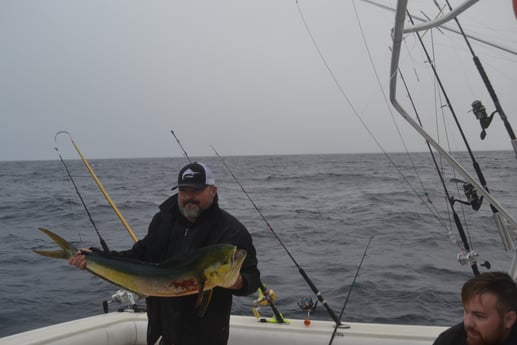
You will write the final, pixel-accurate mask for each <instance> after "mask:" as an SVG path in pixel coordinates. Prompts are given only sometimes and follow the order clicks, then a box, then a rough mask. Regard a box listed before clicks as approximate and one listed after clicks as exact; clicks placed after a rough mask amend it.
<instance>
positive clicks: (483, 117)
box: [445, 0, 517, 158]
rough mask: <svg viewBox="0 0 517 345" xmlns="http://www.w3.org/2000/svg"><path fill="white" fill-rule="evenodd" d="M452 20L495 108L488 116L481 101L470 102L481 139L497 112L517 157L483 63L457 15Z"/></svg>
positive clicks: (515, 142)
mask: <svg viewBox="0 0 517 345" xmlns="http://www.w3.org/2000/svg"><path fill="white" fill-rule="evenodd" d="M445 2H446V3H447V5H448V6H449V9H450V10H452V7H451V4H450V3H449V1H448V0H446V1H445ZM454 20H455V22H456V24H457V25H458V29H459V31H460V33H461V35H462V36H463V38H464V39H465V43H466V44H467V47H468V49H469V51H470V54H471V55H472V60H473V61H474V65H475V66H476V68H477V70H478V72H479V75H480V76H481V79H482V80H483V83H484V84H485V86H486V89H487V91H488V93H489V95H490V98H492V102H494V106H495V109H496V110H495V111H494V112H493V113H492V114H491V115H490V117H488V115H487V113H486V109H485V107H484V106H483V105H482V104H481V101H474V102H473V103H472V112H473V113H474V115H476V118H477V119H478V120H479V123H480V125H481V129H482V131H481V140H483V139H485V136H486V131H485V129H487V128H488V126H489V125H490V122H491V121H492V118H493V116H494V114H495V113H498V114H499V116H500V117H501V120H502V121H503V124H504V127H505V128H506V131H507V132H508V135H509V136H510V140H511V143H512V146H513V151H514V154H515V155H516V158H517V139H516V137H515V133H514V131H513V128H512V126H511V124H510V122H509V121H508V118H507V117H506V114H505V112H504V110H503V107H502V105H501V102H499V98H498V97H497V94H496V92H495V90H494V88H493V86H492V83H491V82H490V79H489V78H488V75H487V73H486V72H485V69H484V67H483V64H482V63H481V60H480V59H479V57H478V56H477V55H476V53H475V52H474V49H473V48H472V45H471V44H470V41H469V38H468V37H467V35H466V34H465V31H463V27H462V26H461V24H460V21H459V19H458V18H457V17H454Z"/></svg>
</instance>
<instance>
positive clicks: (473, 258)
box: [399, 69, 490, 276]
mask: <svg viewBox="0 0 517 345" xmlns="http://www.w3.org/2000/svg"><path fill="white" fill-rule="evenodd" d="M399 74H400V79H401V80H402V83H403V85H404V88H405V89H406V92H407V94H408V98H409V101H410V103H411V106H412V107H413V111H414V112H415V114H416V118H417V120H418V123H419V124H420V126H423V125H422V121H421V119H420V115H419V112H418V110H417V108H416V105H415V103H414V101H413V97H412V96H411V93H410V92H409V88H408V86H407V84H406V80H405V78H404V75H403V74H402V71H400V69H399ZM426 144H427V147H428V149H429V153H430V154H431V157H432V160H433V163H434V167H435V169H436V172H437V174H438V177H439V179H440V182H441V184H442V187H443V190H444V193H445V196H446V198H447V201H448V202H449V206H450V207H451V211H452V217H453V219H454V224H455V225H456V229H457V230H458V234H459V236H460V239H461V242H462V243H463V250H464V252H465V253H461V254H460V255H459V256H458V257H459V258H460V257H461V259H462V260H463V261H461V262H462V263H470V267H471V269H472V272H473V273H474V275H475V276H477V275H479V268H478V267H477V257H478V255H477V253H476V252H475V251H473V250H472V249H471V247H470V243H469V241H468V239H467V236H466V234H465V230H464V229H463V224H462V223H461V220H460V217H459V216H458V213H457V212H456V208H455V207H454V203H455V201H457V200H455V199H454V198H453V197H452V196H451V195H450V193H449V189H448V188H447V185H446V184H445V179H444V176H443V173H442V171H441V170H440V167H439V165H438V162H437V159H436V157H435V154H434V152H433V150H431V144H430V143H429V141H428V140H426ZM479 206H480V205H479ZM478 208H479V207H478ZM447 231H448V233H449V237H450V238H451V239H452V238H453V236H454V235H453V234H452V232H449V229H448V228H447ZM489 265H490V264H489V263H488V262H485V263H483V264H481V266H485V267H487V268H488V267H489Z"/></svg>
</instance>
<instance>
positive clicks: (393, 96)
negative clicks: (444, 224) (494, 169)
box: [390, 0, 517, 279]
mask: <svg viewBox="0 0 517 345" xmlns="http://www.w3.org/2000/svg"><path fill="white" fill-rule="evenodd" d="M477 1H478V0H466V1H465V2H464V3H463V4H461V5H460V6H459V7H458V8H456V9H455V10H453V11H451V12H450V13H449V14H448V15H447V16H445V18H447V20H449V19H452V18H454V17H455V16H456V15H458V14H459V13H461V12H463V11H465V10H466V9H467V8H468V7H470V6H472V5H473V4H474V3H476V2H477ZM406 11H407V0H398V3H397V11H396V15H395V27H394V29H393V33H392V35H393V47H392V48H393V49H392V55H391V68H390V101H391V103H392V104H393V107H394V108H395V109H396V110H397V111H398V112H399V113H400V115H401V116H402V117H403V118H404V119H405V120H406V121H407V122H408V123H409V124H410V125H411V126H412V127H413V128H414V129H415V130H416V131H417V132H418V133H419V134H420V135H421V136H422V137H424V138H425V139H426V140H427V141H428V143H429V144H431V146H433V148H434V149H436V150H437V151H438V152H439V153H440V154H441V155H442V157H444V159H445V160H447V162H449V164H450V165H451V166H452V167H453V168H455V169H456V170H457V171H458V173H459V174H461V175H462V176H463V177H464V178H465V179H466V180H468V181H469V182H470V183H471V184H472V185H473V186H474V187H475V188H476V189H477V191H478V192H479V193H481V194H482V195H483V196H484V197H485V198H486V199H487V200H488V201H489V202H490V204H491V205H492V206H493V207H494V208H496V209H497V210H498V211H499V212H500V214H501V215H502V216H504V218H505V219H506V222H508V223H509V224H510V225H511V227H512V228H514V229H516V228H517V222H516V221H515V219H514V218H513V217H512V216H511V215H510V214H509V213H508V212H507V211H506V209H505V208H504V207H503V206H502V205H501V204H499V202H498V201H497V200H495V199H494V197H493V196H492V195H491V194H490V193H489V192H488V191H487V190H486V189H485V188H484V187H483V186H482V185H480V184H479V183H478V181H476V179H475V178H474V177H473V176H471V175H470V174H469V173H468V172H467V171H466V170H465V169H464V168H463V166H461V165H460V164H459V163H458V162H457V161H456V160H455V159H454V158H453V157H452V156H451V155H450V154H449V153H448V152H447V151H446V150H445V149H444V148H443V147H442V146H441V145H440V144H439V143H438V142H436V140H434V138H433V137H432V136H431V135H429V134H428V133H427V132H426V131H425V130H424V129H423V128H422V127H421V126H420V125H419V124H418V123H417V122H416V121H415V120H414V119H413V118H412V117H411V116H410V115H409V113H408V112H407V111H406V110H405V109H404V108H403V107H402V105H401V104H400V103H399V102H398V100H397V75H398V68H399V60H400V50H401V46H402V35H403V34H404V33H406V32H414V31H418V30H424V29H428V28H430V27H433V25H432V24H434V25H435V26H436V25H440V24H442V23H443V22H444V18H441V19H439V20H437V21H430V22H428V23H426V24H425V25H420V26H414V27H412V28H409V29H404V21H405V19H406ZM500 235H501V237H502V240H503V242H507V243H509V247H510V249H511V250H513V252H514V255H513V260H512V264H511V267H510V269H509V273H510V275H511V276H512V277H513V278H514V279H516V278H517V251H516V249H517V248H516V245H515V243H514V240H513V237H512V236H511V234H510V233H508V232H507V231H506V232H505V233H502V234H500Z"/></svg>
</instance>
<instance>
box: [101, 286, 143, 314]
mask: <svg viewBox="0 0 517 345" xmlns="http://www.w3.org/2000/svg"><path fill="white" fill-rule="evenodd" d="M137 298H138V297H137ZM113 302H117V303H120V304H123V303H126V304H127V308H119V311H124V309H130V310H133V311H134V312H137V313H138V312H140V311H144V310H143V309H141V308H140V307H138V305H137V304H136V301H135V297H134V296H133V293H132V292H129V291H127V290H122V289H120V290H118V291H117V292H115V293H114V294H113V295H111V299H110V300H109V301H102V309H103V310H104V313H107V312H108V305H109V304H111V303H113Z"/></svg>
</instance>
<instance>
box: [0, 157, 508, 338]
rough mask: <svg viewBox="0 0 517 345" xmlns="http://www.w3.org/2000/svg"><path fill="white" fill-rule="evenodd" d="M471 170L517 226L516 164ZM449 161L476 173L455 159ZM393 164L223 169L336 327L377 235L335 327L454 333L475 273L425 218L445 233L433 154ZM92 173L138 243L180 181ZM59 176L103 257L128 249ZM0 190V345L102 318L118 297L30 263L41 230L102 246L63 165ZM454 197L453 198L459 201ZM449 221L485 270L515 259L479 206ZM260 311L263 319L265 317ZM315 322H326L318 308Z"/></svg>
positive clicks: (281, 285)
mask: <svg viewBox="0 0 517 345" xmlns="http://www.w3.org/2000/svg"><path fill="white" fill-rule="evenodd" d="M476 157H477V159H478V161H479V164H480V165H481V167H482V169H483V171H484V173H485V177H486V179H487V183H488V187H489V188H490V190H491V192H492V194H493V195H494V196H495V197H496V198H498V200H499V201H500V203H501V204H502V205H503V206H505V207H506V208H507V209H508V210H509V211H510V213H512V214H515V213H516V211H517V210H516V208H517V207H516V205H515V201H514V200H515V194H516V192H517V183H516V181H515V180H516V179H515V171H516V170H515V168H516V165H517V163H516V160H515V158H514V156H513V153H512V152H478V153H476ZM457 158H458V160H460V161H462V162H465V164H466V167H467V169H468V170H472V169H471V166H472V165H471V164H470V163H468V160H467V156H466V155H465V154H464V153H463V154H462V153H460V154H458V155H457ZM390 159H391V160H392V161H393V162H394V163H395V165H396V167H394V166H393V165H392V164H391V163H390V160H389V159H388V158H387V157H386V156H385V155H383V154H346V155H345V154H343V155H297V156H250V157H227V158H225V162H226V163H227V164H228V166H229V167H230V169H231V171H232V172H233V173H234V175H235V176H236V177H237V178H238V180H239V182H240V183H241V184H242V185H243V187H244V188H245V190H246V191H247V193H248V195H249V196H250V198H251V199H252V200H253V201H254V202H255V204H256V205H257V207H258V208H259V209H260V211H261V212H262V214H263V215H264V217H265V218H266V219H267V221H268V223H269V224H270V226H271V227H272V229H273V231H274V232H275V233H276V234H277V235H278V237H279V238H280V239H281V241H282V242H283V244H284V246H285V247H286V248H287V250H288V251H289V252H290V253H291V255H292V256H293V258H294V259H295V260H296V262H297V264H298V265H299V266H300V267H301V268H303V269H304V270H305V271H306V273H307V275H308V276H309V277H310V278H311V280H312V281H313V282H314V284H315V285H316V286H317V288H318V289H319V290H320V292H321V293H322V295H323V296H324V297H325V299H326V300H327V302H328V305H329V306H330V308H332V309H333V310H334V312H335V313H336V314H337V315H339V313H340V311H341V309H342V308H343V305H344V302H345V299H346V296H347V294H348V292H349V289H350V288H351V286H352V282H353V278H354V275H355V273H356V270H357V269H358V264H359V262H360V260H361V257H362V255H363V252H364V250H365V247H366V244H367V242H368V239H369V238H370V237H372V236H373V240H372V241H371V244H370V246H369V248H368V251H367V254H366V257H365V260H364V262H363V264H362V266H361V268H360V271H359V275H358V277H357V280H356V281H355V284H353V289H352V291H351V295H350V299H349V301H348V303H347V305H346V307H345V309H344V314H343V320H345V321H356V322H381V323H400V324H424V325H440V326H447V325H452V324H454V323H456V322H458V321H460V320H461V318H462V313H463V312H462V307H461V303H460V298H459V290H460V288H461V286H462V284H463V282H464V281H465V280H466V279H468V278H469V277H471V276H472V272H471V270H470V268H469V267H467V266H462V265H460V264H459V263H458V262H457V260H456V255H457V253H458V252H459V249H458V246H457V245H456V244H455V243H454V241H452V240H451V238H450V237H451V236H450V235H449V234H448V231H447V229H446V227H445V226H443V225H442V223H440V222H439V221H438V220H437V218H436V217H435V216H434V215H433V212H431V211H430V210H431V209H432V210H434V212H435V213H437V214H439V215H440V216H441V217H443V218H442V222H443V223H445V224H446V225H448V224H449V218H448V217H449V216H448V212H447V210H448V208H447V204H446V202H445V197H444V195H443V190H442V187H441V184H440V182H439V180H438V178H437V174H436V173H435V171H434V168H433V166H432V162H431V158H430V156H429V154H425V153H417V154H412V155H411V156H410V157H408V156H407V154H390ZM198 160H199V161H202V162H205V163H207V164H209V165H210V166H211V167H212V169H213V170H214V173H215V175H216V180H217V184H218V186H219V197H220V204H221V206H222V207H223V208H225V209H226V210H228V211H229V212H230V213H232V214H234V215H235V216H237V217H238V218H239V219H240V220H241V221H242V222H243V223H244V225H246V227H247V228H248V230H249V231H250V233H251V234H252V236H253V239H254V243H255V247H256V249H257V253H258V257H259V268H260V270H261V273H262V279H263V281H264V282H265V283H266V284H267V285H268V286H269V287H270V288H272V289H273V290H274V291H275V292H276V293H277V296H278V300H277V302H276V304H277V307H278V308H279V309H280V311H281V312H282V313H283V314H284V315H285V316H286V317H287V318H290V317H291V318H304V317H305V316H306V312H305V311H302V310H301V309H300V308H299V307H298V305H297V302H298V301H299V300H300V299H301V298H303V297H304V296H311V297H312V298H313V300H314V301H316V297H314V296H313V294H312V292H311V290H310V288H309V286H308V285H307V283H306V282H305V281H304V279H303V278H302V276H301V275H300V273H299V271H298V267H297V266H296V265H295V264H294V263H293V261H292V260H291V259H290V257H289V256H288V255H287V253H286V251H285V249H284V248H283V247H282V246H281V245H280V243H279V242H278V240H277V239H276V238H275V236H274V235H273V233H272V231H271V229H269V228H268V227H267V226H266V224H265V223H264V221H263V220H262V218H261V217H260V215H259V214H258V212H257V211H256V210H255V209H254V208H253V206H252V204H251V203H250V201H249V200H248V198H247V197H246V195H245V194H244V193H243V192H242V190H241V188H240V187H239V185H238V184H237V183H236V182H235V181H234V179H233V177H232V176H231V174H230V173H229V172H228V171H227V170H226V168H225V167H224V165H223V164H222V162H221V161H220V159H219V158H217V157H206V158H199V159H198ZM90 163H91V164H92V166H93V169H94V170H95V172H96V174H97V176H98V177H99V179H100V180H101V181H102V183H103V184H104V187H105V188H106V190H107V191H108V193H109V195H110V196H111V198H112V199H113V201H114V202H115V203H116V204H117V206H118V208H119V209H120V211H121V213H122V214H123V215H124V216H125V218H126V219H127V221H128V223H129V224H130V225H131V227H132V229H133V230H134V232H135V234H136V235H137V237H139V238H142V237H143V236H144V235H145V233H146V231H147V225H148V222H149V221H150V219H151V217H152V216H153V214H154V213H155V212H156V211H157V207H158V205H159V204H160V203H161V202H162V201H163V200H164V199H166V198H167V197H168V196H169V195H171V193H173V192H172V191H171V190H170V188H171V187H172V186H174V184H175V179H176V172H177V171H178V170H179V169H180V167H181V166H182V165H184V164H185V163H186V161H185V159H183V158H150V159H113V160H91V161H90ZM66 164H67V166H68V168H69V169H70V171H71V174H72V176H73V178H74V181H75V182H76V184H77V187H78V189H79V192H80V194H81V196H82V198H83V199H84V201H85V203H86V205H87V207H88V210H89V211H90V213H91V215H92V219H93V222H94V224H95V225H96V227H97V228H98V230H99V231H100V233H101V234H102V236H103V237H104V238H105V240H106V242H107V243H108V245H109V246H110V248H111V249H114V250H122V249H126V248H129V247H130V246H131V245H132V240H131V238H130V236H129V235H128V233H127V231H126V230H125V228H124V227H123V226H122V225H121V223H120V221H119V220H118V218H117V216H116V215H115V213H114V212H113V210H112V209H111V208H110V206H109V205H108V203H107V202H106V200H105V199H104V197H103V196H102V194H101V193H100V192H99V190H98V188H97V186H96V185H95V184H94V182H93V180H92V178H91V177H90V176H89V174H88V172H87V170H86V169H85V167H84V166H83V164H82V162H81V161H79V160H67V161H66ZM414 167H416V168H417V169H414ZM445 173H446V174H447V175H446V176H447V177H446V184H447V186H448V187H450V188H451V190H452V193H456V192H457V191H458V188H457V185H456V184H455V183H453V182H451V181H450V178H452V177H454V175H452V172H451V170H450V169H447V168H446V169H445ZM401 174H403V176H404V177H402V175H401ZM456 177H458V176H456ZM408 182H409V183H410V184H411V187H410V185H409V184H408ZM0 186H1V193H0V263H1V265H0V281H1V284H0V305H1V306H2V307H1V308H0V336H6V335H9V334H13V333H17V332H21V331H24V330H28V329H32V328H35V327H42V326H46V325H49V324H52V323H56V322H63V321H67V320H71V319H75V318H80V317H86V316H91V315H95V314H99V313H102V301H103V300H108V299H110V297H111V295H112V294H114V293H115V292H116V291H117V288H116V287H114V286H113V285H111V284H109V283H107V282H104V281H102V280H100V279H99V278H97V277H94V276H92V275H90V274H89V273H87V272H85V271H80V270H77V269H75V268H73V267H71V266H69V265H68V264H67V263H66V262H65V261H62V260H53V259H50V258H45V257H42V256H39V255H36V254H34V253H33V252H32V249H53V248H55V244H54V243H53V241H52V240H50V239H49V238H47V237H46V236H45V235H44V234H42V233H41V232H39V231H38V230H37V228H38V227H45V228H48V229H50V230H53V231H54V232H56V233H58V234H59V235H61V236H62V237H64V238H65V239H67V240H69V241H70V242H72V243H74V244H75V245H76V246H79V247H81V246H86V247H89V246H98V247H99V241H98V238H97V237H96V234H95V231H94V229H93V226H92V224H91V222H90V220H89V218H88V216H87V214H86V212H85V210H84V208H83V206H82V205H81V202H80V200H79V198H78V196H77V194H76V192H75V190H74V188H73V185H72V183H71V181H70V179H69V178H68V177H67V175H66V172H65V170H64V168H63V165H62V163H61V162H60V161H59V160H53V161H24V162H0ZM459 187H460V188H459V194H458V196H457V198H462V199H465V197H464V196H463V195H462V193H461V192H462V190H461V185H460V186H459ZM427 196H428V197H429V200H430V201H427ZM422 197H423V198H422ZM457 210H458V213H460V216H461V217H465V219H466V222H467V230H468V232H469V236H470V237H471V239H472V243H473V246H474V248H475V249H476V250H477V251H478V252H479V254H480V258H481V260H482V261H489V262H490V264H491V265H492V270H501V271H505V270H507V269H508V267H509V265H510V262H511V258H512V257H511V254H508V253H505V252H504V251H503V249H502V244H501V240H500V238H499V236H498V235H497V231H496V229H495V225H494V221H493V217H492V215H491V212H490V209H489V207H488V205H487V203H486V202H485V203H484V204H483V206H482V208H481V210H480V211H478V212H474V211H472V210H471V209H469V208H468V207H466V208H464V209H461V208H460V207H459V205H458V207H457ZM452 231H453V232H454V234H456V233H457V231H456V230H455V229H453V230H452ZM456 237H457V236H456ZM482 270H485V268H482ZM255 298H256V295H252V296H248V297H238V298H235V300H234V313H236V314H241V315H252V313H251V307H252V305H253V299H255ZM140 303H141V304H143V301H140ZM110 308H111V310H114V309H116V308H117V307H116V306H111V307H110ZM262 312H263V314H264V315H265V316H267V315H269V314H270V312H269V311H268V310H267V309H264V308H262ZM312 318H314V319H324V320H330V317H329V316H328V314H327V312H326V311H325V309H324V308H323V307H321V306H318V308H317V310H316V312H315V313H314V314H313V315H312Z"/></svg>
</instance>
